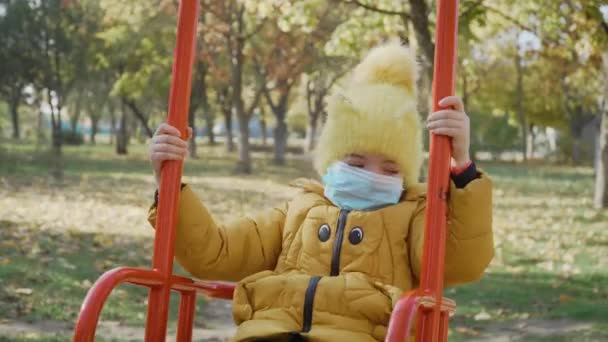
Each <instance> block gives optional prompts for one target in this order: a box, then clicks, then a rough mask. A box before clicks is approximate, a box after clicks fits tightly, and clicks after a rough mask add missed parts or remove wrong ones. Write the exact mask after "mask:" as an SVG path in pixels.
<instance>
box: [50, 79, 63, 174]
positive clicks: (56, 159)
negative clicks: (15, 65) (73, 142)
mask: <svg viewBox="0 0 608 342" xmlns="http://www.w3.org/2000/svg"><path fill="white" fill-rule="evenodd" d="M47 96H48V104H49V108H50V109H51V129H52V131H51V151H52V154H53V161H52V165H53V166H52V168H51V175H52V176H53V178H55V179H56V180H61V179H62V178H63V162H62V150H61V147H62V145H63V139H62V134H61V128H62V122H61V101H60V99H59V95H57V106H55V104H54V103H53V96H52V91H51V90H50V89H47Z"/></svg>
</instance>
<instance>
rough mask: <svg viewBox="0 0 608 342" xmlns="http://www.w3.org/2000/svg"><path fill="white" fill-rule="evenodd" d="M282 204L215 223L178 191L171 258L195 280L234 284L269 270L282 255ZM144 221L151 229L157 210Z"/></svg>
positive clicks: (185, 190)
mask: <svg viewBox="0 0 608 342" xmlns="http://www.w3.org/2000/svg"><path fill="white" fill-rule="evenodd" d="M286 212H287V204H285V205H284V206H282V207H279V208H274V209H270V210H267V211H264V212H261V213H259V214H258V215H255V216H251V217H240V218H237V219H234V220H232V221H230V222H226V223H225V224H220V223H216V222H215V221H214V220H213V218H212V217H211V214H210V213H209V211H208V210H207V208H205V206H204V205H203V203H202V202H201V201H200V200H199V199H198V198H197V196H196V195H195V194H194V192H193V191H192V190H191V189H190V187H189V186H185V187H183V189H182V192H181V195H180V200H179V210H178V219H177V227H176V229H177V231H176V236H175V258H176V259H177V261H178V262H179V264H180V265H182V266H183V267H184V268H185V269H186V270H187V271H188V272H190V273H191V274H192V275H193V276H195V277H197V278H199V279H208V280H225V281H239V280H241V279H242V278H244V277H246V276H248V275H251V274H253V273H256V272H259V271H263V270H269V269H273V268H274V267H275V265H276V262H277V259H278V257H279V254H280V253H281V241H282V231H283V225H284V222H285V213H286ZM148 221H149V222H150V224H151V225H152V226H153V227H154V226H155V223H156V206H154V205H153V206H152V208H150V211H149V214H148Z"/></svg>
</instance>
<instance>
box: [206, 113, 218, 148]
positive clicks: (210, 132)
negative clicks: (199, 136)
mask: <svg viewBox="0 0 608 342" xmlns="http://www.w3.org/2000/svg"><path fill="white" fill-rule="evenodd" d="M204 111H205V126H206V128H205V130H206V131H207V140H208V143H209V146H214V145H215V133H213V126H214V125H215V122H214V121H215V120H213V115H212V114H211V111H210V110H209V106H207V109H204Z"/></svg>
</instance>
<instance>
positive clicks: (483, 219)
mask: <svg viewBox="0 0 608 342" xmlns="http://www.w3.org/2000/svg"><path fill="white" fill-rule="evenodd" d="M415 84H416V63H415V58H414V55H413V54H412V53H411V51H409V50H408V49H407V48H405V47H402V46H400V45H398V44H388V45H384V46H380V47H377V48H376V49H373V50H372V51H371V52H370V54H369V55H368V56H367V57H366V58H365V59H364V60H363V62H362V63H361V64H359V65H358V66H357V67H356V68H355V70H354V72H353V76H352V81H351V83H350V84H349V86H348V87H347V88H346V89H344V90H342V91H341V92H340V93H338V94H336V95H334V96H333V97H332V98H331V100H330V103H329V108H328V119H327V123H326V124H325V126H324V127H323V131H322V133H321V136H320V138H319V143H318V148H317V151H316V153H315V157H314V158H315V159H314V163H315V168H316V170H317V171H318V172H319V174H320V176H321V177H322V180H323V183H322V184H321V183H319V182H316V181H314V180H305V179H300V180H297V181H295V182H294V183H293V186H295V187H298V188H300V189H301V190H302V191H301V193H300V194H299V195H297V196H296V197H295V198H293V199H292V200H291V201H289V202H287V203H284V204H283V205H281V206H278V207H276V208H273V209H270V210H267V211H264V212H260V213H257V214H256V215H253V216H251V217H243V218H238V219H235V220H233V221H232V222H216V221H215V220H214V219H213V218H212V217H211V214H210V213H209V212H208V211H207V209H206V208H205V206H204V205H203V203H202V202H201V200H199V199H198V198H197V197H196V195H195V194H194V192H193V191H192V190H191V189H190V188H189V187H188V186H187V185H186V186H184V187H183V189H182V193H181V197H180V206H179V218H178V224H177V237H176V242H175V243H176V247H175V256H176V258H177V261H178V262H179V263H180V264H181V265H182V266H183V267H184V268H185V269H186V270H188V271H189V272H190V273H192V275H193V276H195V277H198V278H202V279H214V280H226V281H236V282H238V286H237V288H236V292H235V295H234V302H233V313H234V319H235V321H236V323H237V324H238V329H237V334H236V336H235V338H234V340H235V341H259V340H263V341H267V340H273V341H275V340H280V341H283V340H309V341H382V340H384V337H385V335H386V332H387V325H388V322H389V318H390V314H391V311H392V309H393V306H394V304H395V303H396V301H397V300H398V299H399V298H400V296H401V295H402V294H403V293H404V292H406V291H409V290H411V289H412V288H414V287H416V286H417V284H418V282H419V276H420V265H421V258H422V243H423V233H424V216H425V203H426V197H425V189H426V186H425V185H424V184H420V183H418V177H419V170H420V167H421V163H422V161H423V155H422V140H421V135H422V134H421V127H420V126H421V125H420V122H419V118H418V115H417V113H416V89H415ZM440 105H441V106H442V107H444V108H454V109H445V110H441V111H438V112H435V113H432V114H431V115H430V116H429V118H428V121H427V123H426V126H427V128H428V129H429V130H430V132H431V133H434V134H443V135H447V136H450V137H451V138H452V148H453V159H452V176H451V178H452V185H451V189H450V197H449V208H450V210H449V217H448V227H447V229H448V235H447V245H446V256H445V285H446V286H450V285H455V284H460V283H466V282H472V281H475V280H477V279H479V278H480V277H481V276H482V274H483V272H484V270H485V268H486V266H487V265H488V263H489V262H490V260H491V259H492V256H493V241H492V228H491V221H492V219H491V217H492V203H491V199H492V195H491V182H490V180H489V178H488V177H487V175H485V174H484V173H483V172H480V171H478V170H477V169H476V168H475V165H474V164H473V163H472V162H471V160H470V158H469V119H468V117H467V115H466V114H465V112H464V108H463V104H462V101H461V100H460V99H459V98H457V97H447V98H445V99H443V100H442V101H441V102H440ZM186 152H187V144H186V142H184V141H183V140H181V139H180V138H179V132H178V131H177V129H175V128H173V127H170V126H168V125H166V124H164V125H161V126H160V128H159V129H158V130H157V132H156V135H155V136H154V138H153V139H152V143H151V145H150V159H151V160H152V164H153V167H154V172H155V174H156V175H157V176H158V175H159V172H160V166H161V163H162V162H163V161H164V160H169V159H182V158H183V157H184V156H185V155H186ZM203 200H204V199H203ZM155 209H156V205H153V206H152V208H151V210H150V216H149V217H150V222H151V223H152V225H154V221H155V215H156V211H155Z"/></svg>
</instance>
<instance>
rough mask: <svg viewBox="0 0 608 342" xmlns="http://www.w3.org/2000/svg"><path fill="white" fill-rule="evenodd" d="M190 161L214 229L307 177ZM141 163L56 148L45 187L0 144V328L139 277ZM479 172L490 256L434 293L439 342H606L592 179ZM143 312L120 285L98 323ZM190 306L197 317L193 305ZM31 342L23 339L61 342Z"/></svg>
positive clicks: (64, 311)
mask: <svg viewBox="0 0 608 342" xmlns="http://www.w3.org/2000/svg"><path fill="white" fill-rule="evenodd" d="M199 152H200V155H201V158H199V159H196V160H189V161H188V162H187V163H186V167H185V171H184V173H185V176H184V181H186V182H188V183H190V184H192V186H193V188H194V189H195V190H196V191H197V193H199V195H200V196H201V198H202V199H203V200H204V202H205V204H206V205H207V206H208V207H209V208H210V210H211V211H212V212H213V213H214V215H215V216H216V217H218V219H220V220H221V219H227V218H230V217H234V216H235V215H240V214H244V213H248V212H254V211H256V210H259V209H262V208H265V207H268V206H270V205H273V204H276V203H279V202H281V201H283V200H285V199H287V198H289V197H290V195H291V194H292V192H291V191H292V190H290V188H289V187H288V186H287V185H286V184H287V183H288V182H289V181H290V180H292V179H294V178H297V177H300V176H307V177H314V172H313V170H312V168H311V166H310V162H309V161H307V160H306V159H305V158H302V157H299V156H291V157H290V158H288V163H287V165H286V166H283V167H278V166H275V165H273V164H272V162H271V156H270V154H268V153H266V152H256V153H254V155H253V161H254V169H255V173H254V174H253V175H248V176H237V175H235V174H234V173H233V170H234V165H235V163H236V156H235V155H234V154H226V153H225V152H224V151H223V147H221V146H219V147H213V148H210V147H206V146H200V148H199ZM145 156H146V150H145V147H144V146H143V145H133V146H131V150H130V154H129V155H128V156H117V155H115V153H114V152H113V150H112V148H111V147H109V146H107V145H98V146H80V147H66V148H65V149H64V154H63V158H62V160H63V165H64V172H65V177H64V180H63V181H62V182H60V183H57V182H55V181H53V180H52V179H50V178H49V177H48V175H49V168H50V165H51V163H52V162H53V160H52V159H51V157H50V156H49V154H48V153H47V152H46V151H44V150H38V151H36V148H35V146H34V145H31V144H26V143H23V144H17V143H14V142H7V141H4V142H0V159H1V160H2V162H1V163H0V183H1V184H2V187H0V324H1V323H2V322H3V321H9V320H10V321H21V322H40V321H45V320H53V321H61V322H69V323H71V322H74V320H75V318H76V314H77V311H78V309H79V307H80V304H81V302H82V299H83V298H84V295H85V293H86V290H87V289H88V288H89V286H90V283H91V282H93V281H94V280H95V279H96V278H97V277H98V276H99V275H100V274H101V273H102V272H103V271H105V270H107V269H110V268H113V267H116V266H120V265H129V266H142V267H148V266H149V265H150V258H151V254H152V253H151V250H152V247H151V245H152V232H151V230H150V228H149V227H148V224H147V222H146V220H145V216H146V215H145V212H146V208H147V207H148V205H149V204H150V201H151V195H152V192H153V189H154V185H153V179H152V175H151V171H150V168H149V165H148V162H147V161H146V157H145ZM480 166H481V167H482V168H483V169H484V170H486V171H487V172H488V173H489V174H490V175H491V176H492V178H493V180H494V183H495V190H494V208H495V210H494V230H495V245H496V257H495V258H494V261H493V262H492V265H491V267H490V268H489V270H488V272H487V275H486V276H485V277H484V278H483V279H482V280H481V281H479V282H477V283H475V284H471V285H467V286H461V287H457V288H452V289H447V290H446V295H447V296H448V297H450V298H453V299H455V300H456V301H457V303H458V309H457V315H456V316H455V317H454V319H453V322H452V324H451V328H452V333H451V338H450V339H451V340H454V341H461V340H466V341H468V340H474V339H482V340H483V339H486V340H487V339H494V338H497V337H499V336H503V335H504V334H507V335H508V336H510V337H513V336H519V337H521V338H522V339H523V340H526V341H549V340H550V341H570V340H577V341H586V340H589V341H595V340H603V339H607V338H608V333H607V331H608V229H606V228H608V226H607V222H608V212H606V211H604V212H598V211H595V210H593V209H591V198H592V186H593V171H592V170H591V169H589V168H573V167H566V166H552V165H542V164H532V165H528V166H523V165H517V164H496V163H489V164H488V163H480ZM177 272H181V270H179V269H177ZM145 301H146V294H145V290H142V289H139V288H136V287H131V286H124V287H121V288H120V289H119V290H118V291H115V293H113V294H112V296H111V298H110V301H109V303H108V305H107V306H106V308H105V309H104V312H103V317H102V320H107V321H118V322H122V323H124V324H127V325H133V326H141V325H142V324H143V322H144V314H145ZM174 304H175V303H174ZM199 306H200V307H199V309H200V310H204V307H205V302H204V301H199ZM176 307H177V305H172V308H173V311H175V308H176ZM200 310H199V311H198V312H201V311H200ZM172 315H173V316H172V317H173V319H175V312H173V314H172ZM209 315H211V316H212V313H206V314H204V315H197V324H198V325H199V326H201V324H203V325H205V324H206V323H208V318H209ZM577 324H578V325H580V326H578V325H577ZM581 324H582V325H581ZM564 326H566V327H567V326H572V327H573V328H572V329H562V328H563V327H564ZM581 327H582V328H581ZM532 328H534V329H532ZM558 328H559V329H558ZM560 329H561V330H560ZM501 334H503V335H501ZM509 334H510V335H509ZM1 335H2V334H0V336H1ZM7 338H8V337H4V338H3V337H0V341H3V340H8V339H7ZM43 338H46V337H32V338H29V339H28V338H27V337H22V340H37V341H55V340H57V341H59V340H62V341H63V340H66V338H67V337H66V336H59V337H57V338H56V339H55V337H48V339H46V340H45V339H43ZM10 340H14V339H10Z"/></svg>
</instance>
